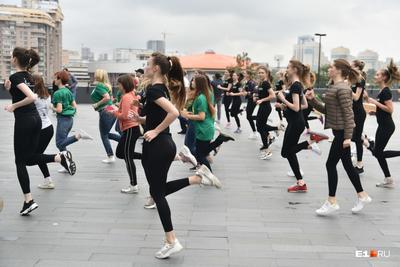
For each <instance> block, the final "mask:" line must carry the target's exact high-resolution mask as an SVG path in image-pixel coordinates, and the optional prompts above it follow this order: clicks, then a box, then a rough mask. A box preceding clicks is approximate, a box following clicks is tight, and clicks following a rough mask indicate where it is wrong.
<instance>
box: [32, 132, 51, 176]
mask: <svg viewBox="0 0 400 267" xmlns="http://www.w3.org/2000/svg"><path fill="white" fill-rule="evenodd" d="M53 135H54V128H53V125H50V126H49V127H47V128H44V129H42V130H41V131H40V137H39V145H38V147H37V149H36V153H37V154H43V153H44V151H45V150H46V148H47V146H48V145H49V143H50V141H51V138H53ZM38 166H39V168H40V170H41V171H42V174H43V177H44V178H47V177H50V172H49V168H48V167H47V164H46V163H39V164H38Z"/></svg>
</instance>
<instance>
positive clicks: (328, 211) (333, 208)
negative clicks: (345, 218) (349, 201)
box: [315, 200, 340, 216]
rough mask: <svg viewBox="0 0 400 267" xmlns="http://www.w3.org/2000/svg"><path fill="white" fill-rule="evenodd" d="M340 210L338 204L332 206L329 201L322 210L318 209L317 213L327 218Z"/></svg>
mask: <svg viewBox="0 0 400 267" xmlns="http://www.w3.org/2000/svg"><path fill="white" fill-rule="evenodd" d="M339 209H340V207H339V205H338V204H337V203H335V204H331V203H330V202H329V201H328V200H326V201H325V203H324V204H323V205H322V206H321V208H319V209H317V210H316V211H315V212H316V213H317V214H318V215H320V216H326V215H329V214H332V213H334V212H335V211H338V210H339Z"/></svg>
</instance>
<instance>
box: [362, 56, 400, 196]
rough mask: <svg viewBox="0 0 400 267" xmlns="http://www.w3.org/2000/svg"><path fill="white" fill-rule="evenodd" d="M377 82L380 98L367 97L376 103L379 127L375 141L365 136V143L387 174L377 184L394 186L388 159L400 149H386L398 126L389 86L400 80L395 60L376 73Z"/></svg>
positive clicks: (372, 102) (385, 186)
mask: <svg viewBox="0 0 400 267" xmlns="http://www.w3.org/2000/svg"><path fill="white" fill-rule="evenodd" d="M375 82H376V83H377V84H378V85H379V87H380V92H379V95H378V99H377V100H375V99H373V98H371V97H369V98H366V99H367V102H368V103H371V104H375V105H376V119H377V121H378V129H377V130H376V134H375V142H374V141H372V140H368V137H367V136H365V137H366V138H365V139H364V145H365V146H366V147H367V148H368V149H369V150H371V152H372V154H373V155H374V156H375V157H376V159H377V160H378V162H379V165H380V166H381V169H382V171H383V173H384V175H385V178H384V180H383V182H381V183H377V184H376V186H377V187H384V188H393V187H394V179H393V178H392V176H391V174H390V171H389V167H388V164H387V161H386V159H387V158H393V157H399V156H400V151H392V150H384V149H385V147H386V145H387V143H388V142H389V140H390V137H391V136H392V134H393V133H394V130H395V128H396V127H395V124H394V122H393V118H392V113H393V102H392V92H391V91H390V88H389V87H390V86H391V85H392V84H393V83H396V82H400V71H399V70H398V68H397V66H396V65H395V64H394V63H393V60H392V61H391V62H390V64H389V66H388V67H387V68H386V69H382V70H379V71H378V72H377V73H376V74H375Z"/></svg>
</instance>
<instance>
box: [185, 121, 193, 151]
mask: <svg viewBox="0 0 400 267" xmlns="http://www.w3.org/2000/svg"><path fill="white" fill-rule="evenodd" d="M185 146H187V147H188V148H189V150H190V153H192V154H193V155H196V132H195V128H194V123H193V121H191V120H188V127H187V130H186V135H185Z"/></svg>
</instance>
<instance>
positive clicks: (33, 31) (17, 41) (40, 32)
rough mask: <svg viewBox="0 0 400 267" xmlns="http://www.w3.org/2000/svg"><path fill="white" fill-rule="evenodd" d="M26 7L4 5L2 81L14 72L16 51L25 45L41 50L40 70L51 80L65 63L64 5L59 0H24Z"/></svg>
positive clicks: (0, 52)
mask: <svg viewBox="0 0 400 267" xmlns="http://www.w3.org/2000/svg"><path fill="white" fill-rule="evenodd" d="M33 2H35V3H33ZM42 2H48V3H47V4H48V5H44V4H42ZM50 2H51V3H50ZM23 6H24V7H17V6H10V5H0V80H4V79H6V78H8V76H9V75H10V73H11V72H12V69H11V53H12V50H13V49H14V48H15V47H24V48H28V49H29V48H32V49H34V50H36V51H37V52H38V53H39V55H40V58H41V60H40V62H39V64H38V66H37V68H36V70H37V71H38V72H39V73H41V74H42V75H43V76H44V78H45V80H46V81H50V80H51V79H52V76H53V74H54V73H55V72H56V71H58V70H59V69H60V68H61V65H62V21H63V19H64V17H63V14H62V12H61V8H60V6H59V4H58V1H44V0H37V1H33V0H32V1H23ZM27 7H32V8H27ZM42 7H43V8H42Z"/></svg>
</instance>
